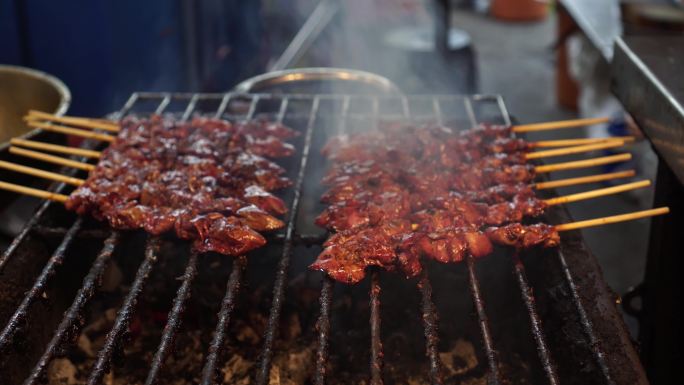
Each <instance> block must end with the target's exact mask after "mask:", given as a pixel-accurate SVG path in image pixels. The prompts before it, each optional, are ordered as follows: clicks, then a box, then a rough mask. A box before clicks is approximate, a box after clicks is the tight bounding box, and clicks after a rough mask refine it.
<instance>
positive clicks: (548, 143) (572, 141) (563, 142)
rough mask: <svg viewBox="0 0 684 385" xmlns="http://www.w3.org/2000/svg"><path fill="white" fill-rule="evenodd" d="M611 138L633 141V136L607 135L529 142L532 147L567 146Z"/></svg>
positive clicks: (626, 141) (606, 140) (604, 140)
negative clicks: (602, 136) (603, 136)
mask: <svg viewBox="0 0 684 385" xmlns="http://www.w3.org/2000/svg"><path fill="white" fill-rule="evenodd" d="M611 140H622V141H624V142H625V143H632V142H634V140H635V138H634V137H633V136H609V137H605V138H575V139H558V140H540V141H537V142H529V143H530V145H531V146H532V147H534V148H545V147H568V146H581V145H583V144H593V143H603V142H609V141H611Z"/></svg>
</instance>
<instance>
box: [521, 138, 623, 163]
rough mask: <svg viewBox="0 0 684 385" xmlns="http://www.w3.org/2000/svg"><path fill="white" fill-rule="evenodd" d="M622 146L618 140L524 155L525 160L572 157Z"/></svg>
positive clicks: (621, 141) (621, 142)
mask: <svg viewBox="0 0 684 385" xmlns="http://www.w3.org/2000/svg"><path fill="white" fill-rule="evenodd" d="M624 145H625V142H624V141H623V140H619V139H618V140H610V141H605V142H603V143H594V144H584V145H581V146H570V147H562V148H554V149H553V150H544V151H536V152H528V153H527V154H525V159H540V158H550V157H553V156H563V155H572V154H579V153H582V152H589V151H597V150H605V149H608V148H615V147H622V146H624Z"/></svg>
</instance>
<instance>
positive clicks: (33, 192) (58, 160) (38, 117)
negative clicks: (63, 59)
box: [0, 110, 669, 231]
mask: <svg viewBox="0 0 684 385" xmlns="http://www.w3.org/2000/svg"><path fill="white" fill-rule="evenodd" d="M25 120H26V121H27V124H28V125H29V126H31V127H36V128H41V129H44V130H47V131H52V132H58V133H62V134H67V135H76V136H80V137H84V138H90V139H96V140H101V141H106V142H113V141H114V140H115V138H116V137H115V136H112V135H109V134H104V133H98V132H95V131H94V130H103V131H108V132H118V131H119V130H120V127H119V125H118V124H116V123H114V122H111V121H107V120H103V119H90V118H83V117H66V116H55V115H52V114H47V113H44V112H40V111H34V110H32V111H30V112H29V114H28V115H27V116H26V117H25ZM607 121H608V119H607V118H597V119H577V120H572V121H562V122H550V123H538V124H529V125H519V126H514V127H513V132H530V131H542V130H551V129H557V128H570V127H581V126H584V125H588V124H598V123H605V122H607ZM55 122H56V123H64V124H70V125H74V126H77V127H71V126H65V125H61V124H59V125H58V124H54V123H55ZM89 130H90V131H89ZM633 140H634V138H633V137H616V138H579V139H565V140H557V141H539V142H533V143H532V147H556V146H568V147H564V148H556V149H552V150H544V151H537V152H530V153H527V154H526V159H539V158H545V157H553V156H562V155H571V154H579V153H583V152H590V151H596V150H602V149H608V148H615V147H620V146H623V145H625V144H626V143H629V142H632V141H633ZM11 144H12V145H13V146H12V147H10V153H12V154H15V155H20V156H25V157H28V158H32V159H37V160H41V161H44V162H47V163H52V164H58V165H61V166H67V167H72V168H76V169H80V170H85V171H92V170H94V169H95V167H96V166H95V165H92V164H90V163H85V162H79V161H75V160H72V159H67V158H63V157H59V156H55V155H50V154H46V153H43V152H39V151H33V150H28V149H26V148H31V149H39V150H44V151H49V152H54V153H59V154H64V155H77V156H83V157H88V158H93V159H97V158H99V157H100V156H101V153H100V152H98V151H93V150H87V149H80V148H74V147H68V146H60V145H55V144H50V143H43V142H37V141H30V140H24V139H19V138H15V139H12V140H11ZM629 159H631V154H629V153H624V154H618V155H612V156H604V157H598V158H592V159H584V160H579V161H571V162H561V163H555V164H547V165H540V166H536V167H535V172H536V173H546V172H554V171H563V170H572V169H581V168H587V167H593V166H600V165H605V164H610V163H617V162H624V161H626V160H629ZM0 168H4V169H7V170H11V171H15V172H19V173H23V174H27V175H32V176H36V177H40V178H44V179H48V180H53V181H59V182H64V183H67V184H70V185H73V186H81V185H82V184H84V183H85V180H83V179H79V178H74V177H69V176H65V175H62V174H58V173H53V172H49V171H45V170H41V169H37V168H33V167H28V166H23V165H19V164H15V163H10V162H5V161H0ZM634 174H635V173H634V171H633V170H629V171H623V172H616V173H608V174H599V175H591V176H584V177H578V178H568V179H561V180H557V181H550V182H539V183H535V184H533V187H534V188H535V189H539V190H541V189H549V188H555V187H565V186H572V185H579V184H585V183H593V182H600V181H607V180H613V179H618V178H628V177H632V176H634ZM650 184H651V182H650V181H648V180H642V181H638V182H632V183H626V184H622V185H618V186H613V187H608V188H602V189H597V190H591V191H586V192H581V193H576V194H570V195H566V196H560V197H555V198H550V199H547V200H545V201H544V202H545V203H546V204H548V205H557V204H564V203H570V202H576V201H580V200H585V199H591V198H596V197H601V196H607V195H612V194H617V193H620V192H625V191H630V190H634V189H638V188H643V187H647V186H650ZM0 189H3V190H8V191H12V192H17V193H21V194H25V195H29V196H34V197H37V198H41V199H48V200H53V201H56V202H60V203H64V202H66V200H67V199H68V196H67V195H64V194H58V193H53V192H50V191H45V190H39V189H34V188H31V187H26V186H20V185H16V184H12V183H7V182H1V181H0ZM668 212H669V209H668V208H667V207H662V208H658V209H653V210H645V211H639V212H635V213H631V214H622V215H616V216H611V217H604V218H597V219H592V220H585V221H577V222H571V223H566V224H562V225H558V226H556V230H557V231H567V230H574V229H580V228H585V227H593V226H597V225H600V224H608V223H617V222H622V221H627V220H632V219H638V218H644V217H647V216H654V215H663V214H666V213H668Z"/></svg>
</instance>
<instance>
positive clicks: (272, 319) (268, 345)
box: [256, 97, 320, 385]
mask: <svg viewBox="0 0 684 385" xmlns="http://www.w3.org/2000/svg"><path fill="white" fill-rule="evenodd" d="M319 104H320V99H319V98H318V97H314V99H313V102H312V105H311V111H310V115H309V122H308V123H307V127H306V133H305V136H304V146H303V148H302V155H301V159H300V164H299V172H298V174H297V181H296V182H295V185H294V189H293V190H294V196H293V198H292V206H291V212H290V218H289V220H288V223H287V229H286V231H285V241H284V244H283V253H282V256H281V258H280V262H279V264H278V272H277V273H276V279H275V283H274V286H273V300H272V301H273V302H272V305H271V311H270V314H269V317H268V324H267V329H266V335H265V338H264V346H263V349H262V351H261V361H260V364H259V369H258V372H257V377H256V383H257V384H258V385H266V384H267V383H268V377H269V376H268V375H269V371H270V369H271V359H272V358H273V341H274V340H275V335H276V333H277V328H278V322H279V321H280V310H281V309H282V302H283V298H284V296H285V284H286V279H287V269H288V267H289V266H290V257H291V254H292V247H293V240H294V235H295V230H296V226H297V225H296V221H297V213H298V211H299V203H300V199H301V195H302V187H303V185H304V178H305V176H306V164H307V162H308V160H309V151H310V149H311V139H312V137H313V128H314V123H315V122H316V116H317V115H318V107H319Z"/></svg>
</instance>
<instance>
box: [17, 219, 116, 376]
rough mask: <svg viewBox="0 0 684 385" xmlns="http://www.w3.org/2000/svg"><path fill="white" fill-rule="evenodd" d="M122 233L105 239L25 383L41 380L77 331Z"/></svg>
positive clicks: (113, 234) (114, 233)
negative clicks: (52, 361)
mask: <svg viewBox="0 0 684 385" xmlns="http://www.w3.org/2000/svg"><path fill="white" fill-rule="evenodd" d="M120 237H121V235H120V233H119V232H117V231H115V232H112V234H111V235H110V236H109V238H107V239H106V240H105V241H104V246H103V247H102V250H101V251H100V253H99V255H98V256H97V258H96V259H95V262H94V263H93V266H92V267H91V268H90V271H89V272H88V275H86V277H85V278H84V279H83V286H82V287H81V289H79V291H78V293H77V294H76V298H75V299H74V302H72V304H71V306H70V307H69V310H67V312H66V314H65V316H64V318H63V319H62V322H60V324H59V327H58V328H57V331H56V332H55V335H54V336H53V337H52V339H51V340H50V342H49V343H48V346H47V348H46V349H45V352H44V353H43V355H42V356H41V357H40V359H39V360H38V363H37V364H36V366H34V368H33V370H31V374H30V376H29V378H27V379H26V381H25V382H24V385H31V384H35V383H37V382H39V380H40V379H41V377H42V376H43V374H44V372H45V370H46V369H47V366H48V364H50V361H51V360H52V358H54V356H55V354H56V353H57V349H58V348H59V347H60V345H61V344H62V343H64V341H66V340H68V339H69V337H70V336H71V335H72V334H73V333H75V331H76V328H75V327H74V325H75V324H76V322H78V318H79V316H80V314H81V312H82V311H83V307H84V306H85V304H86V303H87V302H88V301H89V300H90V298H92V296H93V294H95V289H96V288H97V286H98V282H99V281H100V278H101V277H102V274H103V272H104V270H105V268H106V267H107V264H108V263H109V261H110V259H111V258H112V254H114V249H115V248H116V246H117V245H118V243H119V239H120Z"/></svg>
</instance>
